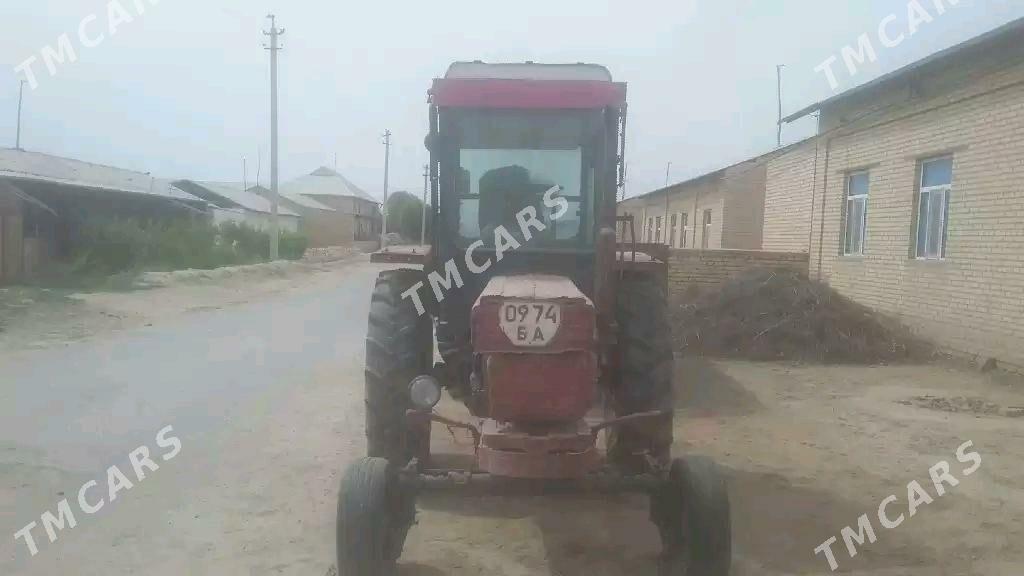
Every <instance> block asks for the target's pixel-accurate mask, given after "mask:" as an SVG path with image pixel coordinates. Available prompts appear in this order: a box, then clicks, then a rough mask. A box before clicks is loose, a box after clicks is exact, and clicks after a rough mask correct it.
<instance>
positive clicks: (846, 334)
mask: <svg viewBox="0 0 1024 576" xmlns="http://www.w3.org/2000/svg"><path fill="white" fill-rule="evenodd" d="M672 316H673V318H672V320H673V322H672V324H673V329H674V339H675V343H676V349H677V350H680V351H682V352H683V353H684V354H696V355H707V356H727V357H735V358H747V359H751V360H799V361H812V362H827V363H856V364H878V363H885V362H895V361H902V360H912V359H923V358H925V357H927V356H929V355H930V353H931V351H932V348H931V347H930V346H928V345H927V344H925V343H924V342H922V341H921V340H919V339H917V338H915V337H914V336H913V335H912V334H911V333H910V331H909V330H908V329H907V328H906V327H904V326H902V325H901V324H900V323H899V322H897V321H896V320H894V319H892V318H888V317H886V316H884V315H882V314H880V313H878V312H875V311H873V310H871V309H869V308H867V307H866V306H863V305H861V304H858V303H856V302H853V301H851V300H849V299H848V298H845V297H843V296H841V295H840V294H839V293H837V292H836V291H835V290H833V289H831V288H830V287H829V286H827V285H826V284H823V283H821V282H816V281H813V280H809V279H808V278H806V277H804V276H803V275H802V274H800V273H798V272H793V271H791V270H767V269H759V270H750V271H747V272H744V273H742V274H740V275H738V276H737V277H735V278H733V279H732V280H730V281H728V282H727V283H726V284H724V285H723V286H721V287H720V288H718V289H715V290H708V291H705V292H703V293H697V294H694V295H689V297H680V298H678V299H677V300H676V301H675V302H674V303H673V306H672Z"/></svg>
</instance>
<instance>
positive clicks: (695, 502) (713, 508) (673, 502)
mask: <svg viewBox="0 0 1024 576" xmlns="http://www.w3.org/2000/svg"><path fill="white" fill-rule="evenodd" d="M651 519H652V520H653V521H654V523H655V524H656V525H657V526H658V530H659V532H660V533H661V545H662V555H661V559H660V563H659V571H658V574H659V576H728V574H729V567H730V564H731V562H732V524H731V521H730V518H729V492H728V490H727V488H726V483H725V477H724V476H722V473H721V472H720V471H719V469H718V466H716V465H715V463H714V462H713V461H712V460H711V459H710V458H707V457H704V456H689V457H686V458H682V459H679V458H677V459H675V460H673V461H672V465H671V467H670V469H669V479H668V482H667V484H666V485H665V486H664V487H663V488H662V489H661V490H660V491H658V492H656V493H654V494H652V495H651Z"/></svg>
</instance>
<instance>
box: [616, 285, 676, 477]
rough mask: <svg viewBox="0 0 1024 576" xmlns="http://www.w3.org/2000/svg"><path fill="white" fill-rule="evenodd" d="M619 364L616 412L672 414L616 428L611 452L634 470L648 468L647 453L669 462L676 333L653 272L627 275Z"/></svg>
mask: <svg viewBox="0 0 1024 576" xmlns="http://www.w3.org/2000/svg"><path fill="white" fill-rule="evenodd" d="M615 314H616V322H617V323H618V326H619V332H618V362H617V366H616V368H615V372H614V379H613V382H612V385H611V396H612V407H613V408H614V410H615V415H616V416H625V415H627V414H633V413H636V412H649V411H655V410H664V411H666V413H667V414H666V416H664V417H660V418H654V419H648V420H644V421H638V422H636V423H633V424H628V425H624V426H621V427H619V428H617V429H613V430H612V431H610V432H609V434H608V456H609V458H610V460H611V461H612V462H613V463H615V464H616V465H618V466H619V467H621V468H624V469H626V470H632V471H639V470H642V469H643V468H644V466H645V462H644V458H643V454H644V453H647V454H649V455H650V456H652V457H654V458H655V459H656V460H657V461H659V462H661V463H664V464H668V461H669V458H670V457H671V448H672V416H671V412H672V409H673V395H672V370H673V357H672V331H671V327H670V325H669V320H668V303H667V301H666V295H665V291H664V289H662V288H661V287H660V286H659V285H658V283H657V281H656V280H655V279H654V278H653V277H650V276H640V275H637V276H626V277H625V278H623V280H622V281H621V282H620V283H619V293H618V296H617V298H616V310H615Z"/></svg>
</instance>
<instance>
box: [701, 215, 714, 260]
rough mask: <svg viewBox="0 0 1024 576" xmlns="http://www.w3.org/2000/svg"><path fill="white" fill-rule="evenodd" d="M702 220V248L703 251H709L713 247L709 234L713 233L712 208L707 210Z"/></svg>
mask: <svg viewBox="0 0 1024 576" xmlns="http://www.w3.org/2000/svg"><path fill="white" fill-rule="evenodd" d="M701 218H702V220H703V221H702V222H701V235H700V248H701V250H707V249H708V247H709V246H710V245H711V242H710V237H711V235H710V234H708V232H710V231H711V222H712V221H713V216H712V215H711V208H705V209H704V212H703V216H702V217H701Z"/></svg>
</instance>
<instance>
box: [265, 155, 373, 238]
mask: <svg viewBox="0 0 1024 576" xmlns="http://www.w3.org/2000/svg"><path fill="white" fill-rule="evenodd" d="M281 194H283V195H285V196H289V197H292V198H294V197H297V196H304V197H307V198H311V199H313V200H315V201H316V202H317V203H319V204H322V205H324V206H327V207H329V208H331V209H332V210H334V211H335V212H336V214H335V216H334V218H333V222H334V225H335V227H336V229H337V230H341V231H343V232H341V233H342V234H343V235H344V236H345V238H346V241H345V242H343V243H342V244H350V243H352V242H360V241H370V240H376V239H378V238H379V237H380V229H381V220H382V216H381V212H380V203H379V202H378V201H377V200H376V199H375V198H373V197H372V196H370V195H369V194H367V193H366V192H364V191H363V190H362V189H361V188H360V187H358V186H356V185H355V184H353V183H352V182H350V181H349V180H348V179H347V178H345V177H344V176H342V175H341V174H339V173H337V172H335V171H334V170H331V169H330V168H325V167H320V168H317V169H316V170H314V171H313V172H312V173H310V174H307V175H305V176H302V177H300V178H296V179H295V180H291V181H289V182H285V183H284V184H282V185H281Z"/></svg>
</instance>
